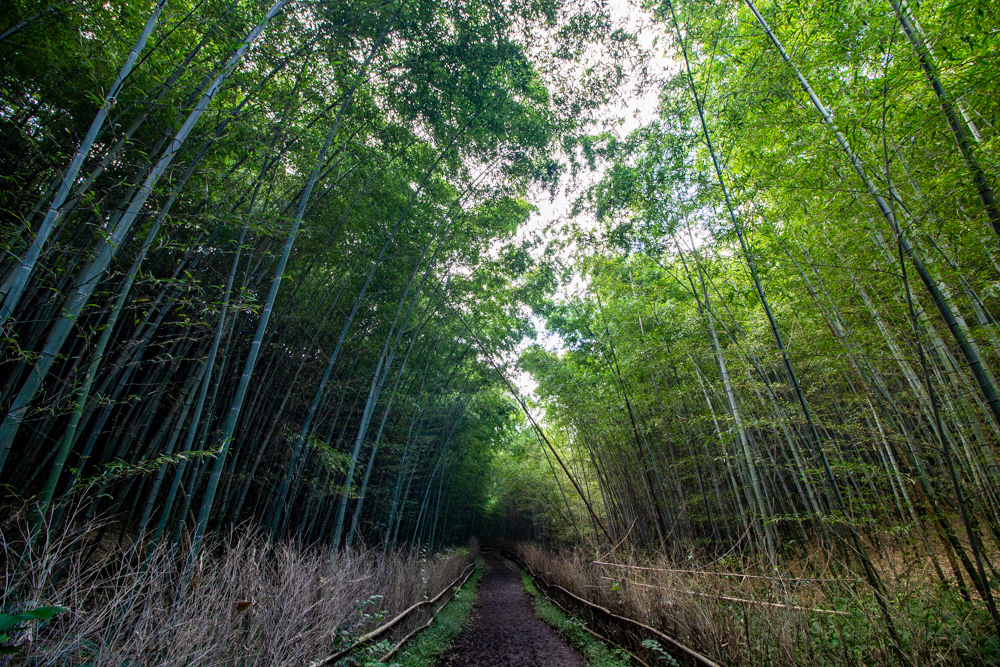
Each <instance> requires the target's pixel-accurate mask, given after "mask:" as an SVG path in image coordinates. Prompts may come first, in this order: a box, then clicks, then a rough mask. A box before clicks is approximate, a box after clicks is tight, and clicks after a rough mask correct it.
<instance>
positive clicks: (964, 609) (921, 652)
mask: <svg viewBox="0 0 1000 667" xmlns="http://www.w3.org/2000/svg"><path fill="white" fill-rule="evenodd" d="M515 550H516V551H517V553H518V554H519V555H520V556H521V558H522V559H523V560H524V561H525V562H526V563H528V565H529V566H530V567H531V568H532V569H533V570H534V571H535V572H537V573H539V574H541V575H542V576H543V577H544V578H545V579H546V580H547V581H549V582H550V583H553V584H557V585H559V586H562V587H563V588H566V589H567V590H570V591H572V592H573V593H575V594H577V595H579V596H581V597H584V598H586V599H588V600H590V601H592V602H595V603H597V604H600V605H602V606H604V607H607V608H609V609H611V610H612V611H614V612H616V613H618V614H620V615H622V616H626V617H629V618H633V619H635V620H637V621H640V622H643V623H646V624H647V625H651V626H653V627H656V628H659V629H661V630H663V631H664V632H666V633H667V634H669V635H671V636H673V637H675V638H676V639H677V640H678V641H680V642H682V643H683V644H686V645H687V646H689V647H691V648H693V649H695V650H697V651H699V652H701V653H703V654H705V655H707V656H709V657H711V658H713V659H714V660H716V661H718V662H719V663H721V664H743V665H757V664H760V665H765V664H766V665H802V664H813V665H815V664H870V665H876V664H898V663H901V662H903V659H901V656H900V653H898V652H897V651H896V650H895V649H894V648H893V647H891V646H890V645H889V643H888V642H889V633H888V631H887V629H886V623H885V621H884V619H883V617H882V615H881V613H880V611H879V608H878V606H877V604H876V603H875V600H874V598H873V596H872V595H871V591H870V589H868V588H867V587H866V586H865V585H864V584H862V583H853V582H852V581H851V580H849V579H848V580H837V581H825V580H822V579H816V578H811V577H809V576H806V575H804V574H798V575H797V576H796V578H790V577H789V576H788V575H787V574H786V575H785V576H783V577H771V576H769V575H768V574H767V573H764V572H759V571H756V570H754V569H751V568H741V567H740V566H739V564H737V563H735V562H733V563H727V564H726V567H721V566H720V564H719V563H712V564H706V565H704V566H703V567H697V566H695V565H694V564H692V563H683V564H677V563H674V562H671V561H669V560H668V559H666V558H663V557H660V556H652V555H649V554H642V555H640V554H637V553H632V554H629V553H623V552H616V553H615V554H614V555H613V556H612V557H606V558H595V556H594V552H592V551H585V550H582V549H576V550H572V551H563V552H558V553H556V552H552V551H547V550H544V549H542V548H540V547H538V546H537V545H531V544H519V545H516V546H515ZM595 560H601V561H605V562H607V563H614V565H602V564H598V563H595V562H594V561H595ZM794 565H795V564H787V569H788V570H791V571H800V570H804V567H799V568H796V567H794ZM798 565H801V564H798ZM622 566H627V567H622ZM643 568H650V569H643ZM691 570H698V571H699V573H693V572H691ZM747 574H749V575H751V576H742V575H747ZM727 575H729V576H727ZM732 575H740V576H732ZM841 576H849V575H841ZM887 587H888V593H889V597H890V603H891V614H892V618H893V622H894V624H895V625H896V628H897V630H898V632H899V634H900V636H901V637H902V640H903V642H902V643H903V645H902V646H901V647H900V648H901V652H902V654H903V655H904V656H905V661H908V662H909V663H910V664H919V665H932V664H939V665H948V664H961V663H968V662H975V663H991V662H993V661H995V660H996V659H997V656H998V652H997V646H996V638H995V636H994V637H993V638H992V640H991V628H990V624H989V619H988V616H987V615H986V613H985V611H984V610H983V609H982V604H979V603H978V601H976V602H974V603H972V604H971V605H970V604H968V603H965V602H964V601H962V600H961V598H960V597H959V596H958V595H957V593H956V592H955V591H954V589H951V590H945V589H943V588H942V587H940V586H939V585H936V584H935V583H934V582H931V581H928V580H927V578H926V577H922V576H921V577H919V578H916V579H908V580H901V579H898V578H894V579H893V580H892V582H891V583H888V584H887ZM824 612H832V613H824Z"/></svg>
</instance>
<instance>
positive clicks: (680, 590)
mask: <svg viewBox="0 0 1000 667" xmlns="http://www.w3.org/2000/svg"><path fill="white" fill-rule="evenodd" d="M601 579H607V580H608V581H615V579H612V578H611V577H601ZM625 581H627V582H628V583H630V584H632V585H633V586H642V587H643V588H653V589H656V590H660V591H672V592H674V593H687V594H688V595H700V596H701V597H703V598H715V599H716V600H729V601H730V602H745V603H747V604H760V605H767V606H768V607H782V608H783V609H797V610H799V611H813V612H816V613H817V614H836V615H837V616H850V614H848V613H847V612H846V611H835V610H833V609H817V608H816V607H800V606H799V605H797V604H783V603H780V602H765V601H763V600H748V599H746V598H734V597H730V596H728V595H713V594H711V593H699V592H698V591H689V590H687V589H685V588H670V587H668V586H653V585H652V584H643V583H640V582H638V581H632V580H631V579H626V580H625Z"/></svg>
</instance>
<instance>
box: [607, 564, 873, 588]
mask: <svg viewBox="0 0 1000 667" xmlns="http://www.w3.org/2000/svg"><path fill="white" fill-rule="evenodd" d="M591 562H592V563H593V564H594V565H608V566H610V567H620V568H624V569H628V570H646V571H647V572H674V573H677V574H701V575H711V576H716V577H736V578H740V579H767V580H769V581H780V582H783V583H790V584H797V583H802V582H806V583H850V584H858V583H861V580H860V579H805V578H802V577H768V576H765V575H763V574H740V573H739V572H710V571H708V570H671V569H668V568H659V567H642V566H640V565H622V564H621V563H609V562H607V561H603V560H595V561H591Z"/></svg>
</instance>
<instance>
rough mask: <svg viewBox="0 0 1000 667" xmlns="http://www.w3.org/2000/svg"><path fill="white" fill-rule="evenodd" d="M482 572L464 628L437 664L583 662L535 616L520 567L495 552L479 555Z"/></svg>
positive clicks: (496, 666)
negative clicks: (466, 625) (522, 579)
mask: <svg viewBox="0 0 1000 667" xmlns="http://www.w3.org/2000/svg"><path fill="white" fill-rule="evenodd" d="M483 560H484V561H485V564H486V571H485V572H484V573H483V577H482V579H481V580H480V581H479V590H478V592H477V593H476V603H475V605H474V606H473V608H472V614H471V616H470V617H469V627H467V628H466V629H465V632H463V633H462V634H461V635H459V637H458V639H456V640H455V643H454V644H453V645H452V646H451V648H450V649H448V652H447V653H445V654H444V655H443V656H441V660H440V661H438V665H439V666H443V665H449V666H454V667H458V666H462V665H476V666H482V667H523V666H525V665H539V666H542V665H545V666H546V667H583V664H584V662H583V658H581V657H580V654H579V653H577V652H576V651H574V650H573V649H571V648H570V647H569V646H567V645H566V644H565V642H563V640H562V639H560V638H559V636H558V635H557V634H556V632H555V630H553V629H552V628H551V627H549V626H548V625H547V624H545V622H543V621H542V620H541V619H539V618H538V617H537V616H535V609H534V607H533V606H532V604H531V599H530V598H529V597H528V594H527V593H526V592H525V591H524V587H523V586H522V585H521V574H520V571H519V570H518V569H517V568H516V567H515V566H514V565H513V564H512V563H511V562H510V561H508V560H506V559H505V558H501V557H500V556H498V555H496V554H483Z"/></svg>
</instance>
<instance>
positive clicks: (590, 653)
mask: <svg viewBox="0 0 1000 667" xmlns="http://www.w3.org/2000/svg"><path fill="white" fill-rule="evenodd" d="M521 582H522V583H523V584H524V590H526V591H528V594H529V595H530V596H531V597H532V600H533V603H534V606H535V613H536V614H538V617H539V618H540V619H542V620H543V621H545V622H546V623H548V624H549V625H551V626H552V627H553V628H554V629H555V631H556V632H558V633H559V635H560V636H561V637H562V638H563V639H565V640H566V641H568V642H569V643H570V644H572V646H573V647H574V648H576V649H577V650H578V651H580V652H581V653H582V654H583V657H584V660H586V662H587V665H588V667H633V665H635V663H634V662H633V661H632V660H631V659H630V658H629V655H628V653H626V652H625V651H623V650H622V649H620V648H613V647H611V646H610V645H608V644H606V643H604V642H602V641H601V640H599V639H597V638H596V637H594V636H593V635H591V634H589V633H588V632H587V631H586V630H585V629H584V628H583V623H582V622H581V621H580V620H579V619H577V618H573V617H572V616H567V615H566V614H565V613H563V611H562V610H561V609H559V608H558V607H556V606H555V605H554V604H552V603H551V602H549V601H548V600H547V599H546V598H545V596H543V595H542V594H541V593H540V592H539V590H538V588H537V587H536V586H535V583H534V582H533V581H532V580H531V577H529V576H528V574H527V573H526V572H523V571H522V572H521Z"/></svg>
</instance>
